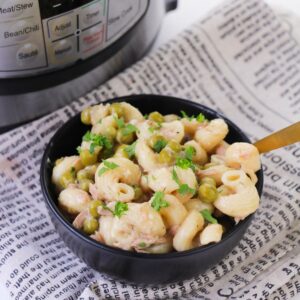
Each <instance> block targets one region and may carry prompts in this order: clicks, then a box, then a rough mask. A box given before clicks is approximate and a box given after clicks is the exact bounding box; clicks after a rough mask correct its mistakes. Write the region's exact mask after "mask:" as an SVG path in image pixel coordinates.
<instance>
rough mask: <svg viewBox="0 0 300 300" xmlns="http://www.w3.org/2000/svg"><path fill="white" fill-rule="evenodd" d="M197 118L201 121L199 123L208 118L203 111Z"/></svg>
mask: <svg viewBox="0 0 300 300" xmlns="http://www.w3.org/2000/svg"><path fill="white" fill-rule="evenodd" d="M196 120H197V121H198V122H199V123H202V122H204V121H206V118H205V116H204V114H203V113H200V114H199V115H198V116H197V117H196Z"/></svg>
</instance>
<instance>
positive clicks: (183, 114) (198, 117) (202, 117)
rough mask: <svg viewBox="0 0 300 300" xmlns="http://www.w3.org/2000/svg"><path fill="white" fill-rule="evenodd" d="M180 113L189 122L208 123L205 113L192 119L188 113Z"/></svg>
mask: <svg viewBox="0 0 300 300" xmlns="http://www.w3.org/2000/svg"><path fill="white" fill-rule="evenodd" d="M180 113H181V115H182V117H183V118H185V119H188V120H189V121H193V120H196V121H198V122H199V123H202V122H204V121H206V118H205V116H204V114H203V113H200V114H199V115H198V116H194V115H192V116H191V117H189V116H188V115H187V113H186V112H185V111H183V110H181V111H180Z"/></svg>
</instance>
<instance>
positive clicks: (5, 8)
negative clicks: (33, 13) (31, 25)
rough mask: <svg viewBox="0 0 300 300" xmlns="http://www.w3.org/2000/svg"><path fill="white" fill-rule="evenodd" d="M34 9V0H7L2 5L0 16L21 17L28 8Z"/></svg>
mask: <svg viewBox="0 0 300 300" xmlns="http://www.w3.org/2000/svg"><path fill="white" fill-rule="evenodd" d="M30 9H34V0H6V1H4V2H3V4H2V5H0V17H3V18H7V19H8V18H15V17H19V16H20V15H21V14H23V13H24V12H25V11H26V10H30Z"/></svg>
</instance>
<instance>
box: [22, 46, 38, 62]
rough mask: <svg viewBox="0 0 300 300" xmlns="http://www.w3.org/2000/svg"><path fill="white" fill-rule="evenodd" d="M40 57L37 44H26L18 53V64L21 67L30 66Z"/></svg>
mask: <svg viewBox="0 0 300 300" xmlns="http://www.w3.org/2000/svg"><path fill="white" fill-rule="evenodd" d="M38 56H39V48H38V47H37V46H36V45H35V44H31V43H28V44H25V45H24V46H23V47H21V48H20V49H19V50H18V52H17V62H18V64H19V65H21V66H28V65H30V64H31V63H32V62H34V61H35V60H36V59H37V57H38Z"/></svg>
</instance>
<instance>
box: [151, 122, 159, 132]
mask: <svg viewBox="0 0 300 300" xmlns="http://www.w3.org/2000/svg"><path fill="white" fill-rule="evenodd" d="M161 127H162V125H161V123H159V122H157V123H156V124H155V125H153V126H150V127H149V128H148V130H149V131H150V132H151V133H154V131H155V130H159V129H161Z"/></svg>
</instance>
